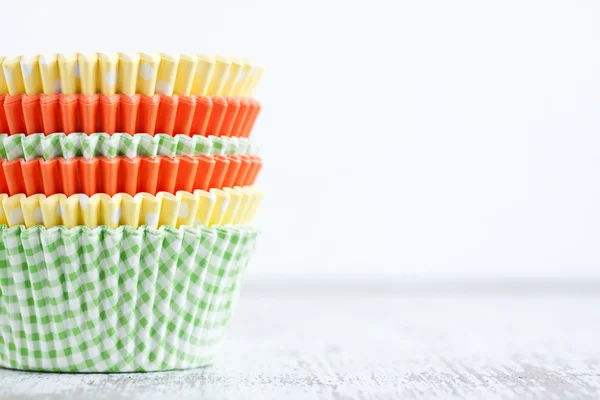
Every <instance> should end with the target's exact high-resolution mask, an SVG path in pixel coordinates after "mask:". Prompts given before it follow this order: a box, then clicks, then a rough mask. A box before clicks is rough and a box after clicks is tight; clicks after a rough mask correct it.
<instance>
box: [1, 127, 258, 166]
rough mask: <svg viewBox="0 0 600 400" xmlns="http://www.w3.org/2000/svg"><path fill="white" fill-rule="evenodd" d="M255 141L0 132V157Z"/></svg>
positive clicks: (199, 150) (123, 152)
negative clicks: (8, 133) (11, 133)
mask: <svg viewBox="0 0 600 400" xmlns="http://www.w3.org/2000/svg"><path fill="white" fill-rule="evenodd" d="M257 153H258V149H257V147H256V145H254V144H253V143H252V142H250V141H249V140H248V139H246V138H229V137H216V136H209V137H205V136H200V135H194V136H187V135H175V136H169V135H166V134H162V133H160V134H157V135H154V136H150V135H148V134H146V133H136V134H135V135H133V136H131V135H129V134H127V133H115V134H114V135H109V134H107V133H93V134H91V135H86V134H85V133H71V134H69V135H65V134H64V133H53V134H50V135H47V136H44V135H43V134H41V133H36V134H33V135H23V134H17V135H6V134H1V135H0V158H4V159H8V160H15V159H18V158H23V159H25V160H31V159H34V158H43V159H45V160H48V159H51V158H57V157H62V158H64V159H67V160H68V159H71V158H75V157H84V158H87V159H90V158H92V157H98V156H104V157H108V158H114V157H116V156H127V157H135V156H150V157H155V156H157V155H166V156H171V157H174V156H176V155H190V156H193V155H201V154H207V155H214V154H257Z"/></svg>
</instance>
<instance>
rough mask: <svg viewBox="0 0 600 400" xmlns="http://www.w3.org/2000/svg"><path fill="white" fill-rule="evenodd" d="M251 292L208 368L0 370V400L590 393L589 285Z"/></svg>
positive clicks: (594, 344)
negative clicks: (488, 290) (580, 289)
mask: <svg viewBox="0 0 600 400" xmlns="http://www.w3.org/2000/svg"><path fill="white" fill-rule="evenodd" d="M259 292H260V290H254V291H252V290H250V292H245V293H244V294H243V295H242V299H241V301H240V307H239V309H238V310H237V311H238V312H237V315H236V318H235V322H234V326H233V327H232V329H231V331H230V335H229V340H228V341H227V343H226V345H225V348H224V349H223V354H222V357H221V358H220V359H219V360H218V361H217V363H216V364H215V365H213V366H210V367H207V368H203V369H199V370H192V371H182V372H166V373H148V374H114V375H102V374H90V375H83V374H81V375H71V374H42V373H25V372H18V371H9V370H0V398H10V399H25V398H32V399H88V398H89V399H91V398H101V399H111V400H118V399H132V398H140V399H153V398H157V399H159V398H160V399H163V398H165V399H175V398H185V399H228V398H233V399H263V398H264V399H288V398H291V399H389V398H409V399H410V398H419V399H438V398H444V399H446V398H457V399H458V398H466V399H476V398H486V399H489V398H492V399H493V398H507V399H523V398H539V399H562V398H568V399H585V398H590V399H592V398H600V293H599V294H597V295H596V294H594V291H593V290H591V291H590V290H588V291H587V292H586V293H584V294H573V293H571V294H568V293H560V292H554V291H552V290H551V291H550V292H548V293H537V294H532V295H528V294H526V293H525V292H526V291H521V292H520V293H517V294H511V293H510V291H504V293H502V294H495V295H490V294H485V293H481V292H484V291H472V292H471V293H462V294H452V291H446V292H444V293H442V294H437V293H436V292H435V291H433V292H431V293H430V292H427V291H426V292H422V293H421V292H412V293H408V294H406V293H405V294H402V295H394V294H391V293H389V291H383V293H380V294H378V295H374V294H369V293H368V292H366V291H362V292H361V291H359V292H356V293H354V294H352V293H351V292H346V293H342V292H340V293H334V294H325V293H323V292H321V293H320V294H319V293H316V294H315V293H313V294H310V292H311V289H310V288H304V289H303V290H296V291H286V290H280V291H278V292H277V293H259ZM303 292H305V293H308V294H303ZM317 292H319V290H317Z"/></svg>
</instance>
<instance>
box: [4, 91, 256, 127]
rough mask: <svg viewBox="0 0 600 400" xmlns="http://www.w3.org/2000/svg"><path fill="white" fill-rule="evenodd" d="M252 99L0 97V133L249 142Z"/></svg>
mask: <svg viewBox="0 0 600 400" xmlns="http://www.w3.org/2000/svg"><path fill="white" fill-rule="evenodd" d="M260 111H261V105H260V103H259V102H258V100H256V99H253V98H235V97H222V96H216V97H206V96H177V95H175V96H166V95H153V96H147V95H139V94H137V95H132V96H129V95H123V94H122V95H112V96H107V95H68V96H67V95H62V94H61V95H44V94H36V95H22V94H19V95H15V96H9V95H0V132H3V133H4V132H5V133H10V134H17V133H26V134H33V133H45V134H50V133H54V132H65V133H73V132H85V133H87V134H91V133H94V132H107V133H109V134H113V133H115V132H126V133H129V134H130V135H133V134H134V133H148V134H151V135H154V134H156V133H166V134H169V135H174V134H185V135H203V136H209V135H215V136H225V137H229V136H232V137H249V136H250V133H251V131H252V128H253V126H254V124H255V122H256V119H257V118H258V115H259V113H260Z"/></svg>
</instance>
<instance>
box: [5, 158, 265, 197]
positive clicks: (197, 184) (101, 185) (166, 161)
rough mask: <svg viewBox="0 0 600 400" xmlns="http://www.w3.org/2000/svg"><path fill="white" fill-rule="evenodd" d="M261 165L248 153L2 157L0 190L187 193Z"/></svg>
mask: <svg viewBox="0 0 600 400" xmlns="http://www.w3.org/2000/svg"><path fill="white" fill-rule="evenodd" d="M261 169H262V161H261V160H260V158H258V157H257V156H248V155H217V156H206V155H203V156H177V157H169V156H157V157H135V158H128V157H115V158H112V159H109V158H106V157H94V158H92V159H85V158H71V159H69V160H65V159H63V158H52V159H49V160H44V159H41V158H34V159H32V160H29V161H25V160H23V159H15V160H10V161H8V160H2V159H0V193H8V194H10V195H15V194H26V195H28V196H31V195H34V194H45V195H46V196H50V195H53V194H57V193H62V194H65V195H67V196H70V195H72V194H76V193H83V194H86V195H88V196H91V195H93V194H96V193H105V194H108V195H111V196H112V195H114V194H116V193H127V194H130V195H132V196H133V195H134V194H136V193H138V192H145V193H150V194H156V193H158V192H168V193H175V192H176V191H179V190H184V191H188V192H191V191H193V190H196V189H201V190H208V189H209V188H217V189H218V188H223V187H232V186H247V185H252V184H254V183H255V182H256V178H257V176H258V174H259V172H260V170H261Z"/></svg>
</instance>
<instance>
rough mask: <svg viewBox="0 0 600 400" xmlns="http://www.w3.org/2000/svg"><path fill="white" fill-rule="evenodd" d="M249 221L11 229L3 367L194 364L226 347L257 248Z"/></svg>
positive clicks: (5, 246) (2, 312) (1, 322)
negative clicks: (242, 280)
mask: <svg viewBox="0 0 600 400" xmlns="http://www.w3.org/2000/svg"><path fill="white" fill-rule="evenodd" d="M256 237H257V232H256V230H255V229H254V228H251V227H248V226H243V225H242V226H234V227H231V226H229V227H217V228H206V227H199V228H192V227H182V228H180V229H175V228H171V227H163V228H160V229H158V230H156V229H151V228H147V227H141V228H139V229H137V230H136V229H134V228H131V227H120V228H117V229H111V228H107V227H98V228H94V229H89V228H86V227H76V228H73V229H67V228H65V227H63V226H60V227H54V228H51V229H48V230H46V229H45V228H43V227H34V228H28V229H25V228H24V227H22V226H18V227H13V228H7V227H5V226H0V289H1V294H0V333H1V335H0V366H2V367H6V368H15V369H23V370H33V371H56V372H132V371H163V370H172V369H186V368H195V367H200V366H203V365H207V364H210V363H211V362H212V361H213V360H214V358H215V356H216V355H217V353H218V350H219V347H220V345H221V344H222V341H223V338H224V336H225V334H226V332H227V329H228V327H229V323H230V321H231V317H232V311H233V310H234V308H235V305H236V303H237V298H238V295H239V289H240V277H241V275H242V273H243V272H244V270H245V269H246V267H247V264H248V260H249V258H250V256H251V255H252V254H253V253H254V249H255V244H256Z"/></svg>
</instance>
